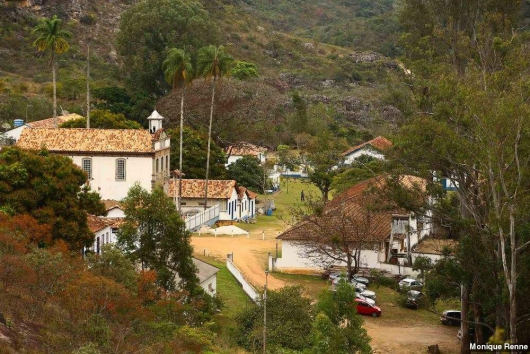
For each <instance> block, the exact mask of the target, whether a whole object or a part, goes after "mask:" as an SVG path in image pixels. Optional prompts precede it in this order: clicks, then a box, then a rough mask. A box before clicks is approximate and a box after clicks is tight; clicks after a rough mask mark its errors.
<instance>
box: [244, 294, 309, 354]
mask: <svg viewBox="0 0 530 354" xmlns="http://www.w3.org/2000/svg"><path fill="white" fill-rule="evenodd" d="M310 331H311V305H310V300H309V299H308V298H306V297H304V296H303V295H302V289H301V288H300V287H284V288H281V289H280V290H274V291H273V290H268V291H267V348H268V349H270V350H271V352H272V351H273V350H274V349H273V348H275V349H277V350H281V349H292V350H299V351H301V350H303V349H306V348H308V347H309V338H308V336H307V334H308V333H309V332H310ZM235 335H236V340H237V342H238V344H239V345H241V346H242V347H243V348H245V349H247V350H250V351H258V350H260V349H261V348H262V347H263V306H262V305H258V306H248V307H246V308H245V309H243V310H242V311H241V312H239V313H238V314H237V316H236V328H235Z"/></svg>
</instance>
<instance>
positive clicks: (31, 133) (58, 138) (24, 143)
mask: <svg viewBox="0 0 530 354" xmlns="http://www.w3.org/2000/svg"><path fill="white" fill-rule="evenodd" d="M17 145H18V146H19V147H21V148H23V149H30V150H40V149H41V148H42V147H45V148H47V149H48V150H50V151H54V152H99V153H102V152H119V153H140V154H144V153H153V152H154V149H153V143H152V139H151V134H149V131H147V130H144V129H86V128H61V129H24V130H23V131H22V134H21V135H20V139H19V140H18V142H17Z"/></svg>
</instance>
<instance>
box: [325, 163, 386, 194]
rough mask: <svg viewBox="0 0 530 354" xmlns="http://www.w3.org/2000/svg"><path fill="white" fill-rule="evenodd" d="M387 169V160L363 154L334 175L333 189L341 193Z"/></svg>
mask: <svg viewBox="0 0 530 354" xmlns="http://www.w3.org/2000/svg"><path fill="white" fill-rule="evenodd" d="M384 171H385V162H384V161H382V160H379V159H376V158H374V157H371V156H368V155H362V156H360V157H359V158H358V159H356V160H355V161H354V162H353V163H352V164H351V165H349V166H345V167H344V170H343V171H342V172H340V173H338V174H337V175H335V176H334V177H333V181H332V182H331V187H330V188H331V189H332V190H334V191H335V193H336V194H340V193H342V192H344V191H345V190H347V189H348V188H350V187H351V186H353V185H355V184H357V183H359V182H362V181H365V180H367V179H370V178H372V177H375V176H378V175H380V174H382V173H383V172H384Z"/></svg>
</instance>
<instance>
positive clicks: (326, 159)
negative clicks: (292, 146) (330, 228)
mask: <svg viewBox="0 0 530 354" xmlns="http://www.w3.org/2000/svg"><path fill="white" fill-rule="evenodd" d="M346 148H347V143H346V141H345V140H344V139H335V138H333V137H332V136H331V134H330V133H329V132H328V131H323V132H321V133H320V134H319V135H318V136H317V137H316V138H315V139H314V140H313V142H312V143H311V146H310V148H309V155H308V161H309V164H310V167H309V180H310V181H311V183H313V184H314V185H315V186H317V188H318V189H319V190H320V192H321V193H322V199H323V200H324V201H327V200H328V199H329V192H330V191H331V184H332V182H333V178H335V176H337V175H338V174H339V173H340V172H341V168H342V163H343V161H344V157H343V156H342V152H343V151H345V150H346Z"/></svg>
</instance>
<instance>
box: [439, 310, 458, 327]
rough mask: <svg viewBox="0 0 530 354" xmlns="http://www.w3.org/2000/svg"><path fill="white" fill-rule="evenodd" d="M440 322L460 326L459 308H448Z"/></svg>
mask: <svg viewBox="0 0 530 354" xmlns="http://www.w3.org/2000/svg"><path fill="white" fill-rule="evenodd" d="M440 322H442V324H444V325H447V326H459V325H460V311H458V310H446V311H444V312H443V313H442V317H440Z"/></svg>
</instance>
